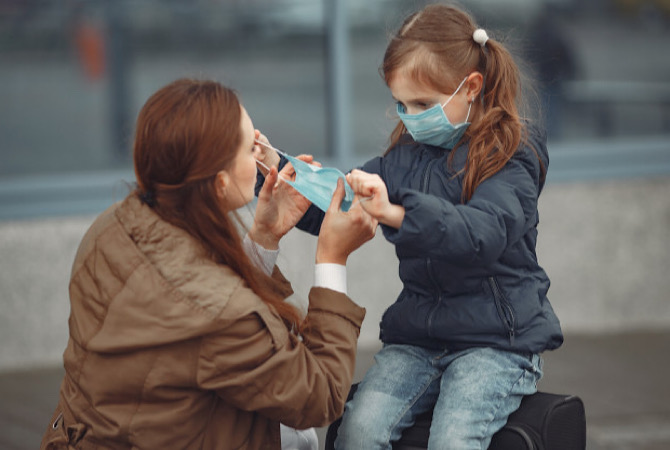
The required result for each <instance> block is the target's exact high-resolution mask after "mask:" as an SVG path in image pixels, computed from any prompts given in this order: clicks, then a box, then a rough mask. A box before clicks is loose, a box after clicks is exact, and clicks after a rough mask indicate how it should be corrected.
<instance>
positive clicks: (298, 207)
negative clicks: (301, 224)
mask: <svg viewBox="0 0 670 450" xmlns="http://www.w3.org/2000/svg"><path fill="white" fill-rule="evenodd" d="M309 159H310V161H311V158H309ZM294 175H295V174H294V171H293V167H291V165H290V164H287V165H286V166H285V167H284V168H283V169H282V171H281V172H279V173H277V168H276V167H271V168H270V171H269V172H268V173H267V174H266V175H265V183H263V187H262V188H261V190H260V192H259V193H258V202H257V204H256V215H255V217H254V223H253V225H252V227H251V230H249V237H250V238H251V239H252V240H253V241H254V242H256V243H258V244H260V245H261V246H262V247H264V248H266V249H269V250H274V249H277V248H278V247H279V240H280V239H281V238H282V237H283V236H284V235H285V234H286V233H288V232H289V231H290V230H291V228H293V227H294V226H295V224H296V223H298V221H299V220H300V219H301V218H302V216H303V215H304V214H305V212H306V211H307V208H309V206H310V205H311V203H310V201H309V200H307V199H306V198H305V197H303V196H302V195H301V194H300V193H299V192H298V191H296V190H295V189H293V187H291V186H290V185H289V184H287V183H284V182H283V181H281V180H280V179H279V177H283V178H286V179H290V178H291V177H293V176H294Z"/></svg>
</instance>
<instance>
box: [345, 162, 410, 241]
mask: <svg viewBox="0 0 670 450" xmlns="http://www.w3.org/2000/svg"><path fill="white" fill-rule="evenodd" d="M347 182H348V183H349V184H350V185H351V188H352V189H353V191H354V193H355V194H356V195H358V196H359V197H360V198H361V199H360V204H361V206H362V207H363V209H364V210H365V211H366V212H367V213H368V214H370V215H371V216H372V217H374V218H375V219H377V220H378V221H379V222H380V223H383V224H384V225H388V226H391V227H393V228H400V225H401V224H402V220H403V218H404V217H405V208H403V207H402V206H400V205H395V204H393V203H391V202H390V201H389V196H388V191H387V189H386V184H385V183H384V180H382V179H381V177H380V176H379V175H376V174H371V173H367V172H363V171H362V170H358V169H354V170H352V171H351V172H350V173H348V174H347Z"/></svg>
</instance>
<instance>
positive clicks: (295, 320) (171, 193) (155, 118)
mask: <svg viewBox="0 0 670 450" xmlns="http://www.w3.org/2000/svg"><path fill="white" fill-rule="evenodd" d="M241 117H242V105H241V104H240V102H239V100H238V98H237V96H236V95H235V93H234V92H233V91H232V90H231V89H228V88H226V87H225V86H222V85H221V84H219V83H216V82H213V81H199V80H189V79H181V80H177V81H174V82H173V83H171V84H169V85H167V86H165V87H163V88H161V89H160V90H159V91H158V92H156V93H155V94H153V95H152V96H151V97H150V98H149V100H147V102H146V103H145V105H144V106H143V107H142V110H141V111H140V113H139V116H138V118H137V130H136V135H135V144H134V150H133V158H134V164H135V175H136V177H137V185H138V189H137V195H139V196H140V198H142V199H143V200H144V201H145V203H148V204H149V205H150V206H151V207H152V208H153V210H154V211H155V212H156V213H157V214H158V215H159V216H160V217H161V218H162V219H164V220H165V221H167V222H169V223H171V224H173V225H175V226H177V227H179V228H182V229H184V230H186V231H187V232H188V233H190V234H191V235H193V236H194V237H195V238H196V239H197V240H198V241H200V242H201V243H202V244H203V246H204V247H205V248H206V249H207V250H208V251H209V253H210V255H211V256H212V258H213V259H214V260H215V261H216V262H217V263H220V264H225V265H227V266H229V267H230V268H231V269H233V270H234V271H235V272H236V273H237V274H238V275H239V276H240V277H242V278H243V279H244V280H245V281H246V282H247V284H248V285H249V287H250V288H251V289H252V290H253V291H254V292H255V293H256V294H257V295H258V296H260V297H261V298H262V299H263V301H265V302H266V303H267V304H268V305H269V306H270V307H272V308H274V309H275V310H276V312H277V313H278V314H279V315H280V316H281V317H282V318H283V319H284V320H285V321H286V322H287V323H288V325H289V326H292V327H294V329H296V330H299V329H300V316H299V314H298V312H297V310H296V309H295V308H294V307H293V306H292V305H290V304H289V303H286V302H285V301H284V300H283V299H284V296H285V295H282V290H281V288H280V285H279V283H278V282H277V281H276V280H274V279H273V278H272V277H269V276H267V275H265V274H264V273H263V272H262V271H260V270H259V269H257V268H256V267H255V266H254V265H253V264H252V262H251V260H250V259H249V257H248V256H247V255H246V253H245V252H244V249H243V247H242V242H241V239H240V236H239V233H238V231H237V226H236V223H235V222H234V221H233V220H232V219H231V217H230V216H229V214H227V213H226V212H224V211H223V210H222V205H221V200H220V199H219V197H217V192H216V185H215V178H216V175H217V173H218V172H220V171H221V170H224V169H227V168H229V167H231V165H232V164H233V161H234V159H235V157H236V156H237V152H238V149H239V146H240V145H241V142H242V137H241ZM234 216H235V217H236V219H237V220H238V221H240V218H239V217H238V216H237V214H234ZM283 294H286V293H285V292H284V293H283Z"/></svg>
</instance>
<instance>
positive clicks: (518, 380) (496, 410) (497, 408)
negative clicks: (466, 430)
mask: <svg viewBox="0 0 670 450" xmlns="http://www.w3.org/2000/svg"><path fill="white" fill-rule="evenodd" d="M526 372H527V370H526V369H524V368H521V375H520V376H519V378H518V379H517V380H516V381H515V382H514V384H512V385H511V386H510V388H509V390H508V391H507V394H506V395H505V396H504V397H501V398H500V399H499V400H498V403H497V405H496V409H495V411H494V414H493V418H492V419H491V420H490V421H489V422H488V423H487V424H486V431H489V430H490V428H491V423H493V421H494V420H495V419H496V416H497V412H498V411H499V410H500V407H501V405H502V404H503V403H504V400H506V399H507V398H509V396H510V393H511V392H512V391H513V390H514V387H516V386H517V385H519V384H520V382H521V380H522V379H523V378H524V377H525V376H526ZM510 414H511V413H510ZM507 417H509V415H508V416H507ZM491 436H493V435H491ZM479 446H480V448H481V450H486V449H485V448H483V447H482V441H481V440H480V442H479Z"/></svg>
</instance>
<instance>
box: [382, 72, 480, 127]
mask: <svg viewBox="0 0 670 450" xmlns="http://www.w3.org/2000/svg"><path fill="white" fill-rule="evenodd" d="M472 75H474V74H470V75H468V79H469V78H470V77H472ZM480 76H481V75H480ZM469 81H470V80H466V82H465V83H464V84H463V86H461V88H460V89H459V90H458V92H456V94H455V95H454V96H453V98H452V99H451V100H450V101H449V103H447V104H446V105H445V106H444V107H443V109H444V112H445V114H446V115H447V118H448V119H449V121H450V122H451V123H453V124H457V123H461V122H464V121H465V118H466V116H467V115H468V107H469V106H470V99H471V98H472V95H471V94H470V95H469V94H468V92H469V91H470V89H469V88H468V87H469V84H470V83H469ZM459 82H460V81H459ZM389 89H390V90H391V94H392V95H393V98H394V99H395V100H396V101H397V102H399V103H401V104H402V105H403V106H404V107H405V111H406V112H407V114H419V113H421V112H423V111H425V110H427V109H429V108H431V107H433V106H435V105H438V104H439V105H442V104H444V102H446V101H447V100H448V99H449V97H450V96H451V95H452V94H454V92H440V91H436V90H435V89H433V88H431V87H428V86H427V85H425V84H423V83H419V82H417V81H416V80H414V78H412V77H410V76H409V75H408V73H407V71H405V70H399V71H398V73H397V74H395V75H394V76H393V77H392V78H391V80H390V81H389Z"/></svg>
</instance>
